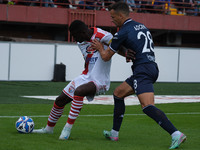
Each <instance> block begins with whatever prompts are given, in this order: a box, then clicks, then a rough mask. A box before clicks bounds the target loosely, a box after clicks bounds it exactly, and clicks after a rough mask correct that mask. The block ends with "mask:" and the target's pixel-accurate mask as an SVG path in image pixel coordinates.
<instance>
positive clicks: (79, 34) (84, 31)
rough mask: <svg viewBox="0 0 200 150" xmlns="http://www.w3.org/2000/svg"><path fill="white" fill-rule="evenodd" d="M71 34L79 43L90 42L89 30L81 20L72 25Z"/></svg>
mask: <svg viewBox="0 0 200 150" xmlns="http://www.w3.org/2000/svg"><path fill="white" fill-rule="evenodd" d="M69 31H70V34H71V35H72V36H73V38H74V39H75V41H77V42H83V41H89V40H90V36H89V33H88V32H89V29H88V27H87V25H86V24H85V23H84V22H82V21H81V20H75V21H73V22H72V23H71V25H70V27H69Z"/></svg>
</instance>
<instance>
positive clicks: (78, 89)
mask: <svg viewBox="0 0 200 150" xmlns="http://www.w3.org/2000/svg"><path fill="white" fill-rule="evenodd" d="M74 95H76V96H84V93H83V90H82V89H81V87H77V88H76V90H75V92H74Z"/></svg>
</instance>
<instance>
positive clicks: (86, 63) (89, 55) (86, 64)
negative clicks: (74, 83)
mask: <svg viewBox="0 0 200 150" xmlns="http://www.w3.org/2000/svg"><path fill="white" fill-rule="evenodd" d="M92 55H93V54H88V55H87V57H86V60H85V70H84V71H83V72H82V74H85V75H86V74H87V73H88V67H89V62H90V61H89V60H90V58H91V57H92Z"/></svg>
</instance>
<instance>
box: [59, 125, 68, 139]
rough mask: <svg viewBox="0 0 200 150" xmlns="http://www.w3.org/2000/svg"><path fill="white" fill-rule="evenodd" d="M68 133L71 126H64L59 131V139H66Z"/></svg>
mask: <svg viewBox="0 0 200 150" xmlns="http://www.w3.org/2000/svg"><path fill="white" fill-rule="evenodd" d="M70 133H71V128H69V127H64V128H63V130H62V132H61V135H60V137H59V139H60V140H68V139H69V136H70Z"/></svg>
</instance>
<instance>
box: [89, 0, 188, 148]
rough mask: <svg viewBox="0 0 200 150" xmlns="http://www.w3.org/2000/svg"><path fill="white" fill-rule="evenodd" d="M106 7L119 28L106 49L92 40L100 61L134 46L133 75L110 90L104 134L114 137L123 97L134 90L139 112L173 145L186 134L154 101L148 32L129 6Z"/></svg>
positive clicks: (155, 74) (153, 68)
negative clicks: (110, 109) (111, 111)
mask: <svg viewBox="0 0 200 150" xmlns="http://www.w3.org/2000/svg"><path fill="white" fill-rule="evenodd" d="M109 11H110V15H111V18H112V21H113V23H114V24H115V25H116V26H117V27H120V30H119V31H118V32H117V33H116V34H115V35H114V37H113V39H112V42H111V44H110V46H109V47H108V48H107V49H106V50H104V48H103V47H102V45H101V44H100V43H99V42H98V41H97V40H94V41H93V47H94V48H96V49H97V50H98V51H99V52H100V54H101V57H102V59H103V60H104V61H109V60H110V59H111V57H112V56H113V55H114V54H115V53H116V52H117V50H118V49H119V47H120V46H124V47H125V48H127V49H132V50H134V51H135V53H136V55H135V57H136V58H135V59H134V60H133V65H132V71H133V75H131V76H130V77H129V78H127V79H126V80H125V81H124V82H123V83H122V84H121V85H119V86H118V87H117V88H116V89H115V90H114V93H113V97H114V105H115V106H114V117H113V128H112V130H111V131H106V130H105V131H104V136H105V137H106V138H108V139H110V140H113V141H117V140H118V134H119V130H120V126H121V123H122V120H123V116H124V112H125V104H124V98H125V97H127V96H129V95H131V94H134V93H135V94H136V95H137V97H138V99H139V101H140V104H141V106H142V109H143V112H144V113H145V114H146V115H148V116H149V117H151V118H152V119H153V120H155V121H156V122H157V123H158V124H159V125H160V126H161V127H162V128H163V129H164V130H165V131H167V132H168V133H169V134H170V135H171V136H172V144H171V146H170V147H169V149H175V148H177V147H179V146H180V144H181V143H182V142H184V141H185V140H186V136H185V135H184V134H183V133H181V132H180V131H178V130H177V129H176V128H175V127H174V125H173V124H172V123H171V122H170V121H169V120H168V118H167V116H166V115H165V113H164V112H162V111H161V110H159V109H158V108H156V107H155V105H154V89H153V83H154V82H155V81H156V80H157V78H158V73H159V70H158V67H157V64H156V62H155V55H154V51H153V50H154V45H153V39H152V36H151V33H150V31H149V30H148V29H147V28H146V27H145V25H143V24H141V23H138V22H136V21H134V20H132V19H131V18H130V17H129V8H128V5H127V4H126V3H124V2H117V3H114V4H113V5H111V6H110V8H109Z"/></svg>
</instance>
